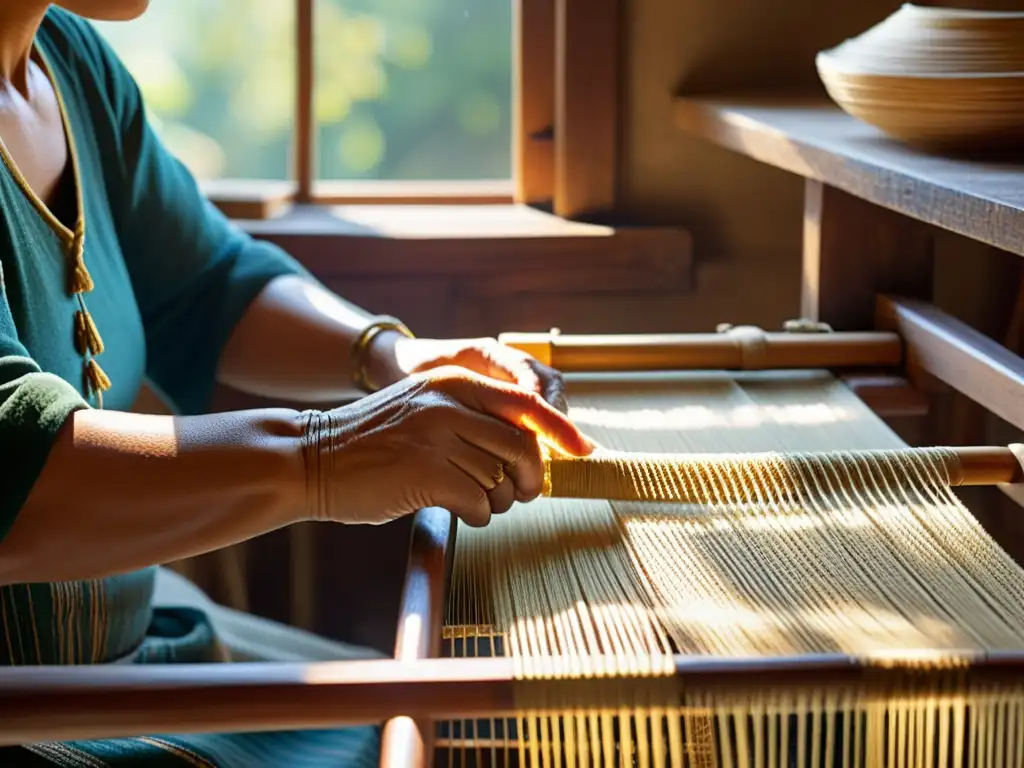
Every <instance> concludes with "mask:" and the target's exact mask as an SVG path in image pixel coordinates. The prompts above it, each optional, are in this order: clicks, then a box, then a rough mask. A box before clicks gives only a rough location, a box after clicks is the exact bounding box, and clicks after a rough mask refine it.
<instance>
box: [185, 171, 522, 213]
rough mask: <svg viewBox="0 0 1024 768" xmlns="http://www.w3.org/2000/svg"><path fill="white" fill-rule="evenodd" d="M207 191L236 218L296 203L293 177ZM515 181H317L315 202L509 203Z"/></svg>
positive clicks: (216, 184) (223, 183)
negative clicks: (286, 179)
mask: <svg viewBox="0 0 1024 768" xmlns="http://www.w3.org/2000/svg"><path fill="white" fill-rule="evenodd" d="M200 188H201V189H202V191H203V193H204V194H205V195H206V196H207V198H209V200H210V201H211V202H212V203H213V204H214V205H216V206H217V207H218V208H219V209H220V210H221V211H222V212H223V213H224V214H225V215H226V216H228V217H230V218H232V219H272V218H275V217H277V216H280V215H281V214H283V213H285V212H286V211H288V210H289V209H290V207H291V206H292V205H293V204H294V203H295V202H297V198H298V186H297V185H296V184H295V183H294V182H290V181H271V180H257V179H218V180H212V181H204V182H202V183H201V184H200ZM512 198H513V184H512V182H511V181H508V180H500V179H498V180H493V181H492V180H486V179H485V180H480V181H320V182H317V183H316V184H314V185H313V190H312V195H311V197H310V199H309V200H306V201H302V202H304V203H306V204H313V205H508V204H510V203H511V202H512Z"/></svg>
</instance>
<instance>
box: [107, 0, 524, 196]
mask: <svg viewBox="0 0 1024 768" xmlns="http://www.w3.org/2000/svg"><path fill="white" fill-rule="evenodd" d="M294 6H295V2H294V0H154V1H153V3H152V5H151V7H150V10H149V11H148V12H147V13H146V14H145V15H144V16H143V17H142V18H141V19H138V20H136V21H132V22H127V23H103V24H98V25H97V27H98V28H99V29H100V31H101V32H102V33H103V34H104V36H105V37H106V38H107V40H109V41H110V43H111V44H112V45H113V47H114V49H115V50H116V51H117V52H118V53H119V54H120V56H121V57H122V59H123V60H124V62H125V64H126V65H127V66H128V68H129V69H130V70H131V71H132V73H133V74H134V75H135V78H136V79H137V80H138V82H139V86H140V87H141V89H142V91H143V93H144V95H145V97H146V103H147V106H148V109H149V114H150V119H151V121H152V122H153V124H154V126H155V127H156V129H157V130H158V131H159V133H160V134H161V136H162V137H163V139H164V141H165V142H166V143H167V145H168V146H169V147H170V148H171V150H172V151H173V152H175V153H176V154H177V155H178V156H179V157H180V158H181V159H182V160H183V161H184V162H185V163H186V164H187V165H188V166H189V167H190V168H191V169H192V171H193V172H194V173H195V174H196V175H197V176H198V177H200V178H249V179H284V178H288V177H289V176H290V175H291V174H290V172H289V169H290V162H291V145H292V132H293V125H294V122H293V113H294V101H295V98H294V95H295V42H294V40H295V9H294ZM315 24H316V27H315V45H316V82H317V87H316V94H315V105H316V116H317V137H318V138H317V140H318V158H317V161H318V174H319V177H320V178H322V179H359V178H371V179H502V178H508V177H509V176H510V174H511V106H512V97H511V93H512V89H511V83H512V60H511V48H512V46H511V39H512V11H511V2H510V0H316V7H315Z"/></svg>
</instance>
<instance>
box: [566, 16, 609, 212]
mask: <svg viewBox="0 0 1024 768" xmlns="http://www.w3.org/2000/svg"><path fill="white" fill-rule="evenodd" d="M619 27H620V25H619V0H587V2H580V1H579V0H555V126H554V127H555V198H554V211H555V214H556V215H558V216H564V217H565V218H570V219H581V218H594V217H598V216H602V215H606V214H607V213H609V212H610V211H611V210H612V208H613V207H614V205H615V191H616V189H615V186H616V180H615V179H616V169H617V168H616V166H617V148H618V117H619Z"/></svg>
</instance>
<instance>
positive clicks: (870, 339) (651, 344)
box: [499, 329, 902, 373]
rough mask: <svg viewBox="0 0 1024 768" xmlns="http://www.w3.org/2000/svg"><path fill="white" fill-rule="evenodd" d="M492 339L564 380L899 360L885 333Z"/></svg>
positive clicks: (894, 342) (897, 346) (891, 336)
mask: <svg viewBox="0 0 1024 768" xmlns="http://www.w3.org/2000/svg"><path fill="white" fill-rule="evenodd" d="M737 330H740V329H737ZM499 338H500V340H501V342H502V343H504V344H507V345H509V346H512V347H515V348H517V349H521V350H523V351H525V352H528V353H530V354H532V355H533V356H534V357H536V358H537V359H538V360H540V361H542V362H544V363H545V364H547V365H550V366H553V367H554V368H557V369H558V370H560V371H562V372H563V373H579V372H584V371H611V372H627V371H657V370H772V369H783V368H842V367H848V368H886V367H892V366H896V365H899V363H900V362H901V360H902V344H901V342H900V338H899V336H898V335H897V334H895V333H885V332H864V333H859V332H847V333H789V332H783V333H763V332H759V331H757V330H756V329H750V331H749V332H743V333H733V332H729V333H689V334H608V335H562V334H559V333H505V334H502V335H501V336H500V337H499Z"/></svg>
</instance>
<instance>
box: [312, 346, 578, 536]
mask: <svg viewBox="0 0 1024 768" xmlns="http://www.w3.org/2000/svg"><path fill="white" fill-rule="evenodd" d="M306 416H307V421H306V427H305V437H304V439H303V451H304V456H303V457H304V460H305V467H306V472H307V483H306V495H307V503H308V508H309V510H310V512H309V515H310V517H312V518H314V519H318V520H335V521H339V522H349V523H383V522H387V521H389V520H393V519H395V518H398V517H401V516H402V515H406V514H409V513H411V512H415V511H416V510H418V509H422V508H424V507H434V506H438V507H444V508H445V509H448V510H449V511H451V512H452V513H453V514H456V515H458V516H459V517H460V518H461V519H462V520H464V521H465V522H466V523H468V524H470V525H474V526H481V525H486V524H487V522H488V521H489V520H490V517H491V515H492V514H500V513H502V512H505V511H506V510H508V508H509V507H511V506H512V503H513V501H529V500H531V499H533V498H535V497H536V496H537V495H538V494H539V493H540V492H541V490H542V484H543V477H544V469H543V462H542V459H541V452H540V447H539V442H538V439H543V440H546V441H549V442H551V443H553V444H554V445H555V447H557V448H558V449H559V450H561V451H564V452H566V453H568V454H570V455H575V456H583V455H586V454H588V453H590V452H591V451H592V450H593V446H592V445H591V444H590V442H589V441H588V440H587V438H586V437H584V436H583V435H582V434H581V433H580V432H579V431H578V430H577V429H576V427H574V426H573V425H572V423H571V422H569V420H568V419H566V417H565V416H563V415H562V414H561V413H559V412H558V411H557V410H555V409H554V408H552V407H551V406H550V405H548V404H547V403H546V402H544V400H543V399H542V398H541V397H540V396H539V395H538V394H536V393H535V392H528V391H526V390H525V389H521V388H519V387H517V386H516V385H514V384H511V383H505V382H501V381H498V380H496V379H493V378H488V377H486V376H482V375H479V374H476V373H473V372H471V371H468V370H466V369H465V368H458V367H452V366H450V367H444V368H436V369H433V370H430V371H427V372H424V373H414V374H412V375H411V376H409V377H407V378H404V379H402V380H401V381H399V382H398V383H397V384H393V385H391V386H390V387H387V388H386V389H382V390H380V391H379V392H377V393H375V394H372V395H370V396H368V397H365V398H363V399H361V400H359V401H358V402H356V403H353V404H351V405H347V406H345V407H343V408H338V409H336V410H333V411H328V412H319V411H312V412H308V413H307V414H306Z"/></svg>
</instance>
